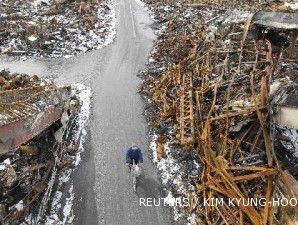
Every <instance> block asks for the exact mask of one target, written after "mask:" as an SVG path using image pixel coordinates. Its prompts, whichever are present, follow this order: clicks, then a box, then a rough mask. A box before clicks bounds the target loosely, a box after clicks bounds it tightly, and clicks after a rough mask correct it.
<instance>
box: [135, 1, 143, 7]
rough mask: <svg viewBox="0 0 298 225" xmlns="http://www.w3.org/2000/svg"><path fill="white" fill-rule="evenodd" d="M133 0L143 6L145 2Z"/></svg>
mask: <svg viewBox="0 0 298 225" xmlns="http://www.w3.org/2000/svg"><path fill="white" fill-rule="evenodd" d="M135 1H136V3H137V4H138V5H139V6H142V7H145V3H144V2H142V1H141V0H135Z"/></svg>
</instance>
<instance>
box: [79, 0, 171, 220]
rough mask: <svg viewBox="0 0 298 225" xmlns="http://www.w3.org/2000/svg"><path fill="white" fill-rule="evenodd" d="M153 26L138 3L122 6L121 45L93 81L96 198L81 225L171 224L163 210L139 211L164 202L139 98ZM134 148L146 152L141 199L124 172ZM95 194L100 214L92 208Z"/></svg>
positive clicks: (108, 53)
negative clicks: (151, 201)
mask: <svg viewBox="0 0 298 225" xmlns="http://www.w3.org/2000/svg"><path fill="white" fill-rule="evenodd" d="M149 25H150V20H149V17H148V13H147V12H146V11H144V9H143V8H142V7H141V6H140V5H138V4H137V3H136V2H135V0H122V1H119V2H118V4H117V35H116V40H115V42H114V43H113V44H112V45H110V46H108V47H107V48H105V49H103V54H102V56H104V57H102V60H100V62H101V66H100V67H99V69H100V71H99V73H98V74H95V76H93V78H92V86H93V90H94V96H93V98H94V101H93V103H94V108H93V118H92V122H91V147H92V149H93V154H94V166H95V176H94V178H95V183H94V193H92V192H89V194H87V199H86V201H85V205H82V206H81V207H80V208H81V209H82V210H80V211H79V212H77V213H79V214H80V215H79V218H80V220H79V221H77V222H78V223H77V224H86V225H87V224H88V225H91V224H104V225H126V224H127V225H138V224H146V225H150V224H152V225H158V224H161V225H167V224H169V222H168V219H167V218H166V217H167V216H168V213H167V212H165V209H163V208H162V207H144V206H139V197H159V191H160V190H159V189H160V186H159V182H158V179H157V175H156V171H155V169H154V166H153V165H152V163H151V162H150V159H149V158H148V154H147V149H148V142H147V139H146V123H145V121H144V118H143V116H142V111H143V104H142V102H141V99H140V97H139V95H138V94H137V87H138V84H139V80H138V78H137V77H136V74H137V72H138V71H139V70H140V69H142V68H144V65H145V63H146V60H147V58H148V56H149V52H150V50H151V49H152V41H153V38H154V35H153V33H152V30H151V28H150V27H149ZM132 142H134V143H137V144H138V145H139V146H140V147H141V148H142V149H143V150H145V165H144V169H145V174H146V180H145V183H144V184H143V185H142V186H141V187H140V188H139V191H138V195H139V196H137V195H136V194H135V193H134V192H133V190H132V184H131V180H130V177H129V175H128V173H127V170H126V168H125V166H124V155H125V151H126V149H127V148H128V147H129V146H130V145H131V143H132ZM90 160H92V157H90ZM85 175H86V177H88V175H87V174H85ZM92 178H93V177H92V176H91V177H90V180H92ZM79 179H82V176H81V177H80V178H79ZM94 194H95V201H96V206H97V212H94V209H92V208H91V207H93V205H92V204H90V203H92V202H93V201H94ZM82 197H83V196H82ZM83 209H87V210H83ZM96 214H97V218H98V220H97V221H96V220H94V218H95V216H94V215H96Z"/></svg>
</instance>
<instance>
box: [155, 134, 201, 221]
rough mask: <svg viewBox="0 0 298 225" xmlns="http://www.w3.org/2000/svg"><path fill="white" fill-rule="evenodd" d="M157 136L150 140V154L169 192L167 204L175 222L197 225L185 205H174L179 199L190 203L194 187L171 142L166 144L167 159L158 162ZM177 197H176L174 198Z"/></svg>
mask: <svg viewBox="0 0 298 225" xmlns="http://www.w3.org/2000/svg"><path fill="white" fill-rule="evenodd" d="M157 138H158V135H157V134H152V135H151V137H150V139H151V143H150V153H151V154H152V161H153V162H154V163H155V164H156V166H157V169H158V171H159V175H160V179H161V182H162V186H163V187H164V188H165V190H166V191H167V197H166V200H165V202H166V203H167V205H168V206H170V207H171V208H172V209H173V214H174V220H175V221H181V220H182V221H185V220H186V221H187V225H195V224H196V223H195V215H194V214H192V215H190V216H189V214H188V212H187V210H188V208H187V207H185V206H183V204H181V205H180V204H172V203H173V202H175V201H176V199H177V198H180V199H182V198H187V201H188V202H189V201H190V200H191V196H192V190H194V186H193V185H191V184H190V179H188V178H186V177H187V174H186V171H185V169H184V168H183V167H182V164H181V162H179V159H177V157H175V153H174V151H175V150H174V149H173V148H171V140H170V141H168V142H167V143H166V144H165V146H164V147H165V153H166V157H165V158H162V159H160V160H158V158H157ZM192 163H193V164H194V165H195V167H196V169H197V170H198V169H199V165H198V164H197V163H196V162H195V161H193V162H192ZM174 196H175V197H174Z"/></svg>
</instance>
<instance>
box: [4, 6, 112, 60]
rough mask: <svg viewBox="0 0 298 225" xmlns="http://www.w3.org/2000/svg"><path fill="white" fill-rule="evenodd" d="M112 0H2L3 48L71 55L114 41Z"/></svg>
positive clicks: (12, 52)
mask: <svg viewBox="0 0 298 225" xmlns="http://www.w3.org/2000/svg"><path fill="white" fill-rule="evenodd" d="M114 23H115V12H114V8H113V4H112V2H111V1H110V0H103V1H97V0H94V1H66V0H61V1H57V0H36V1H33V2H30V1H18V0H14V1H11V0H5V1H1V2H0V25H1V27H0V51H1V53H2V54H8V55H26V56H48V57H70V56H73V55H77V54H79V53H82V52H86V51H89V50H91V49H99V48H101V47H102V46H103V45H106V44H108V43H110V42H111V41H112V39H113V37H114V32H115V30H114V29H115V24H114Z"/></svg>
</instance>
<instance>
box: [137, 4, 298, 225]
mask: <svg viewBox="0 0 298 225" xmlns="http://www.w3.org/2000/svg"><path fill="white" fill-rule="evenodd" d="M206 2H208V4H209V2H210V1H206ZM218 2H219V1H218ZM229 2H231V1H229ZM241 2H242V1H241ZM258 2H259V1H258ZM270 2H271V1H270ZM148 3H149V6H150V7H151V9H152V10H154V11H155V12H156V17H155V19H157V21H158V22H160V23H162V26H161V34H160V36H159V37H158V40H157V42H156V45H155V49H154V51H153V54H152V58H150V60H149V62H150V63H149V64H148V69H147V70H146V71H144V72H143V76H142V77H143V79H144V83H143V85H142V88H141V91H142V93H143V94H144V95H145V96H146V97H147V98H148V99H150V100H151V101H152V103H151V104H150V107H149V108H148V109H147V112H146V114H147V116H148V120H149V123H150V125H151V126H152V127H153V129H154V130H155V134H157V137H156V138H155V139H156V142H157V146H158V145H168V144H167V139H168V140H171V139H172V137H173V136H174V137H175V139H176V140H177V142H178V143H179V146H181V152H191V153H194V154H195V157H196V161H197V162H199V164H200V165H201V166H202V170H201V171H200V172H201V173H200V174H199V176H197V177H192V178H189V177H186V178H185V179H186V180H187V181H186V180H185V182H190V183H192V184H193V187H194V190H188V193H189V192H190V193H191V196H195V198H196V199H197V200H198V201H194V202H193V204H190V207H189V209H188V213H189V215H192V217H191V218H194V219H193V223H194V224H205V223H206V224H235V225H238V224H260V225H261V224H263V225H265V224H279V223H280V222H282V223H286V224H295V223H297V221H298V212H297V208H295V207H294V208H293V207H292V208H291V207H290V209H288V208H283V207H281V206H280V205H279V206H276V205H273V204H272V200H273V199H274V198H275V199H276V198H282V197H289V196H290V197H293V196H294V197H296V198H297V197H298V196H297V180H296V179H297V178H298V177H297V176H296V179H295V178H294V176H295V175H297V152H298V149H297V139H296V138H297V131H296V129H298V128H297V122H296V118H295V116H294V115H295V112H296V113H297V111H296V110H297V72H298V71H297V68H298V61H297V59H298V48H297V47H298V40H297V30H298V28H297V21H298V18H297V13H292V14H287V15H286V16H283V14H282V13H273V14H272V15H271V14H270V17H271V18H270V19H268V14H266V13H261V15H258V16H257V15H254V14H253V13H252V12H251V11H243V9H239V8H238V9H228V10H222V9H217V8H216V7H215V8H212V7H211V8H209V7H207V8H206V7H205V6H206V5H204V7H201V6H200V7H193V5H191V6H190V5H189V4H182V3H179V2H178V3H177V2H176V3H171V4H170V3H169V4H166V3H161V2H157V3H156V2H155V3H153V1H148ZM245 3H246V1H243V4H244V5H246V4H245ZM222 4H223V3H222V1H220V3H219V5H220V6H221V5H222ZM247 5H248V4H247ZM239 7H240V8H241V4H239ZM266 7H267V6H266ZM268 7H269V6H268ZM269 8H270V7H269ZM247 9H248V8H245V10H247ZM273 9H276V7H274V8H273ZM249 10H253V9H251V8H249ZM289 11H292V9H290V10H289ZM275 19H276V20H277V21H278V23H275V21H274V20H275ZM285 24H286V25H285ZM289 125H291V126H289ZM290 128H291V129H290ZM161 139H163V140H162V141H161ZM163 149H164V148H161V147H159V148H157V150H159V151H158V152H157V153H156V154H157V158H158V159H159V160H163V158H167V155H168V152H164V151H163ZM167 151H168V150H167ZM285 152H287V153H286V154H285ZM181 163H182V162H181ZM293 165H296V172H295V171H294V169H293ZM287 170H289V171H290V173H289V172H288V171H287ZM293 193H294V194H293ZM210 198H216V199H223V204H217V205H212V204H211V205H210V204H203V203H204V199H210ZM229 199H234V201H233V203H234V205H231V204H228V202H229ZM235 199H237V200H239V199H240V200H241V201H240V202H238V204H236V203H235ZM249 199H262V201H263V202H262V204H249V203H248V201H249ZM195 203H199V204H195ZM296 207H297V206H296ZM291 222H292V223H291Z"/></svg>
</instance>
